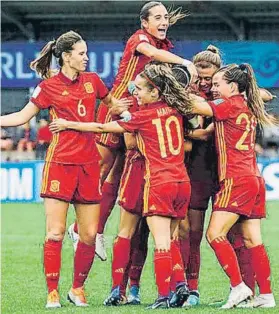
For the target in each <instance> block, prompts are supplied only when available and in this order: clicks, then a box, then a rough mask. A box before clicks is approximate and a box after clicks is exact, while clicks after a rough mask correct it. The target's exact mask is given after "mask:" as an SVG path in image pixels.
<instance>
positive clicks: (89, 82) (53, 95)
mask: <svg viewBox="0 0 279 314" xmlns="http://www.w3.org/2000/svg"><path fill="white" fill-rule="evenodd" d="M107 95H108V89H107V88H106V86H105V85H104V83H103V81H102V80H101V79H100V78H99V76H98V75H97V74H96V73H80V74H79V76H78V78H77V79H76V80H74V81H71V80H70V79H68V78H67V77H66V76H64V75H63V74H62V73H61V72H60V73H59V74H57V75H55V76H54V77H52V78H50V79H47V80H45V81H42V82H41V83H40V84H39V85H38V86H37V87H36V89H35V90H34V93H33V95H32V97H31V99H30V100H31V102H32V103H34V104H35V105H37V106H38V107H39V108H40V109H49V111H50V115H51V117H52V119H57V118H63V119H67V120H71V121H79V122H92V121H94V118H95V103H96V99H97V98H98V99H103V98H105V97H106V96H107ZM96 159H97V160H98V159H100V156H99V153H98V150H97V147H96V143H95V139H94V134H93V133H92V132H80V131H75V130H65V131H63V132H60V133H57V134H55V135H54V136H53V138H52V141H51V144H50V146H49V148H48V152H47V155H46V161H49V162H50V161H52V162H58V163H65V164H86V163H90V162H92V161H94V160H96Z"/></svg>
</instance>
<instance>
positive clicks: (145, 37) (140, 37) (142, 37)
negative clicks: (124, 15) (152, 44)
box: [139, 34, 149, 43]
mask: <svg viewBox="0 0 279 314" xmlns="http://www.w3.org/2000/svg"><path fill="white" fill-rule="evenodd" d="M139 39H140V41H144V40H145V41H147V42H148V43H149V39H148V38H147V36H146V35H144V34H140V35H139Z"/></svg>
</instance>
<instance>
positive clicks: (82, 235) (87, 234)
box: [79, 227, 97, 245]
mask: <svg viewBox="0 0 279 314" xmlns="http://www.w3.org/2000/svg"><path fill="white" fill-rule="evenodd" d="M96 235H97V228H95V227H89V228H87V229H86V230H84V229H83V230H82V229H80V230H79V239H80V241H81V242H83V243H85V244H87V245H94V244H95V240H96Z"/></svg>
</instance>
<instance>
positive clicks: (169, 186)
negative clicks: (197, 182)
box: [143, 181, 191, 219]
mask: <svg viewBox="0 0 279 314" xmlns="http://www.w3.org/2000/svg"><path fill="white" fill-rule="evenodd" d="M190 196H191V184H190V182H187V181H183V182H170V183H164V184H160V185H156V186H151V187H149V188H148V187H147V186H146V185H145V187H144V208H143V215H144V216H154V215H157V216H166V217H172V218H177V219H184V218H185V217H186V214H187V210H188V206H189V201H190Z"/></svg>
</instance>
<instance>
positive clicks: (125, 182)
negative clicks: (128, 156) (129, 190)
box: [119, 162, 133, 200]
mask: <svg viewBox="0 0 279 314" xmlns="http://www.w3.org/2000/svg"><path fill="white" fill-rule="evenodd" d="M127 167H129V169H128V171H127ZM132 167H133V163H132V162H131V163H130V165H129V166H128V165H127V164H125V167H124V169H123V174H125V173H126V171H127V175H126V178H125V181H124V183H123V186H122V187H121V188H120V191H119V199H120V200H122V198H123V194H124V192H125V189H126V186H127V183H128V180H129V178H130V173H131V170H132ZM121 180H122V178H121Z"/></svg>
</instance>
